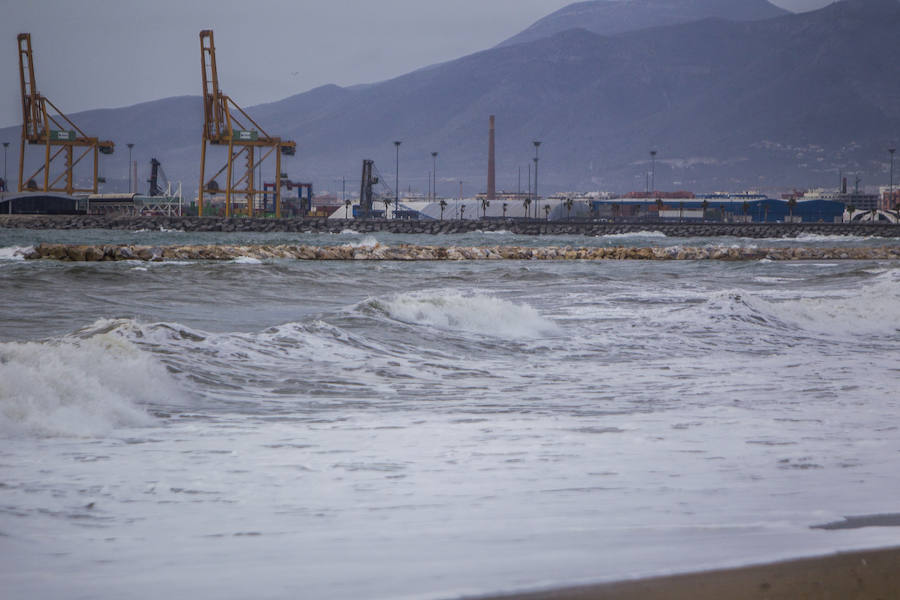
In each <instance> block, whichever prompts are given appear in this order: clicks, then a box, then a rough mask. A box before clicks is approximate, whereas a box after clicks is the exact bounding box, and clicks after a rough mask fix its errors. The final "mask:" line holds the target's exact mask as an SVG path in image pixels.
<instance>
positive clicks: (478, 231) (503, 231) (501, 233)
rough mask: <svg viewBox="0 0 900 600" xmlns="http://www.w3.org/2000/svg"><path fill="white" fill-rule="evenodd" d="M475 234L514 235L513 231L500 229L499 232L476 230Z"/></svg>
mask: <svg viewBox="0 0 900 600" xmlns="http://www.w3.org/2000/svg"><path fill="white" fill-rule="evenodd" d="M474 233H481V234H483V235H512V231H508V230H506V229H499V230H497V231H482V230H481V229H476V230H475V231H474Z"/></svg>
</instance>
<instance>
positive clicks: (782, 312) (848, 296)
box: [705, 270, 900, 337]
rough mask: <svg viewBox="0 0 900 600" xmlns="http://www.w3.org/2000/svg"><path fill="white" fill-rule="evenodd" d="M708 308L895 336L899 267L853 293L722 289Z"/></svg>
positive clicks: (840, 331) (827, 329)
mask: <svg viewBox="0 0 900 600" xmlns="http://www.w3.org/2000/svg"><path fill="white" fill-rule="evenodd" d="M705 312H706V314H707V315H710V314H712V315H723V314H725V315H729V316H732V317H738V318H741V319H745V320H754V321H757V322H759V323H768V324H780V325H782V326H788V327H791V328H796V329H802V330H805V331H807V332H813V333H817V334H824V335H829V336H840V337H846V336H848V335H850V336H853V335H865V336H884V335H887V336H892V335H896V333H897V331H898V325H897V324H898V323H900V270H892V271H888V272H885V273H882V274H880V275H877V276H876V277H875V278H874V281H873V283H870V284H868V285H864V286H860V287H859V288H858V289H856V290H852V291H848V292H845V291H835V292H829V293H824V294H823V293H822V292H818V293H815V294H803V295H800V296H799V297H797V296H794V297H792V298H786V299H785V298H774V297H772V296H771V295H768V294H760V293H754V292H750V291H747V290H723V291H719V292H716V293H714V294H713V295H712V296H711V297H710V299H709V300H708V301H707V303H706V305H705Z"/></svg>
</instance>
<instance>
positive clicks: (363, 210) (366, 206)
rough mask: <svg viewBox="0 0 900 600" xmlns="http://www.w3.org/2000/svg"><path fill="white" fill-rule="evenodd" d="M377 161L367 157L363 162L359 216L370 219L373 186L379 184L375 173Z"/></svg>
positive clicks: (372, 203)
mask: <svg viewBox="0 0 900 600" xmlns="http://www.w3.org/2000/svg"><path fill="white" fill-rule="evenodd" d="M374 170H375V161H373V160H369V159H365V160H363V164H362V176H361V177H360V179H359V181H360V184H359V213H358V214H357V218H360V219H368V218H370V217H371V216H372V210H373V208H374V206H373V205H374V197H373V190H372V188H373V187H375V185H377V184H378V181H379V180H378V177H376V176H375V175H374Z"/></svg>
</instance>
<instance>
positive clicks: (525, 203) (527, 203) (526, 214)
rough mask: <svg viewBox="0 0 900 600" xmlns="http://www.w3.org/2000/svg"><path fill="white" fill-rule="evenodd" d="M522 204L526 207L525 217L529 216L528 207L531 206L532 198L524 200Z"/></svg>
mask: <svg viewBox="0 0 900 600" xmlns="http://www.w3.org/2000/svg"><path fill="white" fill-rule="evenodd" d="M522 206H523V207H524V208H525V218H526V219H527V218H528V209H529V208H530V207H531V198H525V199H524V200H522Z"/></svg>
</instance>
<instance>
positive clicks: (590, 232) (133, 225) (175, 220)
mask: <svg viewBox="0 0 900 600" xmlns="http://www.w3.org/2000/svg"><path fill="white" fill-rule="evenodd" d="M2 228H6V229H118V230H131V231H137V230H159V229H163V230H175V231H184V232H221V233H231V232H248V233H249V232H259V233H341V232H343V231H346V230H352V231H354V232H358V233H379V232H380V233H397V234H410V235H441V234H443V235H452V234H464V233H476V232H483V231H491V232H496V231H508V232H510V233H512V234H516V235H533V236H538V235H585V236H604V235H621V234H629V233H640V232H647V231H658V232H661V233H664V234H665V235H666V236H668V237H723V236H730V237H743V238H755V239H761V238H786V239H790V238H796V237H797V236H800V235H828V236H862V237H878V238H900V225H888V224H877V223H876V224H864V223H854V224H850V223H698V222H694V223H675V222H665V221H641V222H615V223H610V222H599V221H540V220H525V219H484V220H464V221H459V220H456V221H450V220H444V221H434V220H429V221H402V220H368V221H359V220H354V219H323V218H318V219H300V218H295V219H280V220H275V219H250V218H232V219H224V218H217V217H149V216H148V217H102V216H87V215H78V216H72V215H0V229H2Z"/></svg>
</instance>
